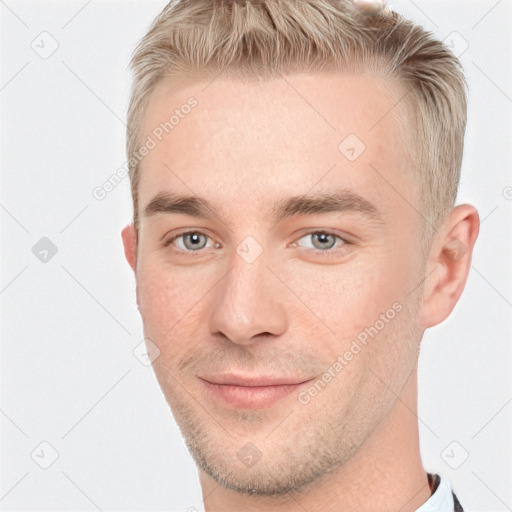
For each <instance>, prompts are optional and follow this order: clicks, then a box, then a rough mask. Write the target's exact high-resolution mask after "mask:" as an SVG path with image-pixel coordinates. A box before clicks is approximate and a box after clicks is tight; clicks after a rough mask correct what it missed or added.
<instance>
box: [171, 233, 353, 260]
mask: <svg viewBox="0 0 512 512" xmlns="http://www.w3.org/2000/svg"><path fill="white" fill-rule="evenodd" d="M315 234H317V235H318V234H322V235H330V236H334V237H335V238H337V239H338V240H340V241H341V242H342V243H341V244H340V245H338V246H335V247H334V248H331V249H324V250H322V249H310V251H312V252H313V253H314V254H318V255H320V256H324V257H325V256H327V257H331V256H337V252H338V251H339V249H340V248H341V247H343V246H345V245H353V243H352V242H349V241H348V240H346V239H345V238H342V237H341V236H339V235H337V234H336V233H334V232H332V231H327V230H326V231H322V230H316V231H310V232H308V233H305V234H303V235H302V236H301V237H300V238H299V239H298V240H300V239H302V238H304V237H305V236H308V235H315ZM187 235H204V236H206V237H207V238H210V237H209V236H208V235H206V234H205V233H203V232H202V231H197V230H194V231H185V232H184V233H180V234H178V235H175V236H173V237H172V238H170V239H169V240H167V242H165V243H164V244H163V245H164V247H169V246H170V245H171V244H172V243H173V242H174V241H175V240H177V239H178V238H181V237H184V236H187ZM292 243H295V242H292ZM178 251H179V252H182V253H185V254H192V255H193V256H200V255H201V252H202V249H198V250H197V251H183V250H182V249H179V250H178Z"/></svg>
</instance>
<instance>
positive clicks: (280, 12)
mask: <svg viewBox="0 0 512 512" xmlns="http://www.w3.org/2000/svg"><path fill="white" fill-rule="evenodd" d="M130 67H131V70H132V72H133V75H134V81H133V88H132V94H131V99H130V103H129V108H128V123H127V141H126V149H127V154H128V162H129V164H128V166H129V174H130V180H131V190H132V198H133V209H134V224H135V227H136V228H137V229H138V222H139V216H138V207H139V205H138V191H137V184H138V181H139V176H140V161H139V160H138V159H136V158H130V157H131V156H132V155H134V154H136V152H137V149H138V147H139V145H140V143H141V141H140V136H141V134H140V133H139V131H140V127H141V126H142V121H143V116H144V111H145V108H146V106H147V104H148V100H149V98H150V96H151V93H152V91H153V90H154V88H155V86H156V85H157V83H159V82H160V81H161V80H163V79H164V78H166V77H175V76H182V77H183V76H184V77H190V78H192V79H196V78H197V80H199V79H213V78H215V77H216V76H218V75H219V74H220V73H222V74H223V75H224V76H227V77H229V78H233V79H247V78H252V77H259V78H260V79H262V78H264V79H272V78H276V77H279V76H280V75H281V74H283V73H293V72H308V73H315V72H323V71H340V72H342V71H352V72H359V73H365V72H366V73H373V74H378V75H380V76H383V77H385V78H388V79H389V80H391V81H393V82H394V83H396V84H398V85H400V89H401V90H404V91H407V92H406V94H405V95H404V97H403V103H402V105H404V106H405V107H406V108H407V111H408V113H409V114H410V116H408V117H409V121H410V122H409V131H410V133H407V134H406V137H407V140H408V141H409V146H410V147H409V148H408V152H409V155H411V156H412V158H413V160H412V161H413V162H414V166H415V169H411V172H416V173H418V174H419V183H420V191H421V204H420V205H417V206H418V208H417V209H418V211H419V212H420V213H421V215H422V217H423V219H424V220H425V221H426V226H425V228H426V232H427V233H428V235H427V238H429V239H430V235H431V234H432V233H433V231H435V230H436V229H437V228H438V227H439V226H440V224H441V223H442V221H443V220H444V218H445V217H446V215H447V213H448V212H449V211H450V210H451V208H452V207H453V205H454V203H455V200H456V196H457V188H458V184H459V177H460V169H461V164H462V154H463V146H464V132H465V128H466V117H467V113H466V111H467V105H466V87H467V85H466V81H465V78H464V72H463V68H462V65H461V64H460V61H459V60H458V58H457V57H456V56H455V55H454V54H453V53H452V52H451V51H450V50H449V49H448V48H447V47H446V46H445V45H444V44H443V43H442V42H441V41H439V40H437V39H436V38H435V37H434V36H433V35H432V34H431V33H430V32H427V31H425V30H424V29H423V28H422V27H420V26H417V25H415V24H414V23H413V22H411V21H409V20H406V19H404V18H403V17H402V16H401V15H399V14H397V13H396V12H394V11H392V10H391V9H390V8H389V7H388V6H386V7H385V8H384V9H383V10H382V11H381V12H380V13H379V14H377V15H373V14H372V15H370V14H365V13H363V12H360V11H359V10H357V9H356V8H355V7H354V5H353V4H352V2H350V1H348V0H172V1H171V2H169V3H168V4H167V5H166V7H165V8H164V9H163V10H162V12H161V13H160V14H159V15H158V16H157V18H156V19H155V20H154V22H153V23H152V25H151V27H150V29H149V31H148V32H147V34H146V35H145V36H144V37H143V39H142V40H141V41H140V42H139V44H138V45H137V47H136V48H135V50H134V53H133V56H132V59H131V62H130Z"/></svg>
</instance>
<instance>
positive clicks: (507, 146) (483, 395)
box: [0, 0, 512, 512]
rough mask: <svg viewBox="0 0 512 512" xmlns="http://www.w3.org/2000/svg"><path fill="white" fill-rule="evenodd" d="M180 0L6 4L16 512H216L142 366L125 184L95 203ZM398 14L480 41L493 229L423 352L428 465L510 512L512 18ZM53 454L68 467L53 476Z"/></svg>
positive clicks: (485, 167)
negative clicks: (47, 249) (159, 37)
mask: <svg viewBox="0 0 512 512" xmlns="http://www.w3.org/2000/svg"><path fill="white" fill-rule="evenodd" d="M165 3H166V2H165V1H160V0H159V1H148V0H144V1H142V0H140V1H128V0H122V1H121V0H118V1H100V0H92V1H91V0H89V1H86V0H83V1H69V0H68V1H59V2H56V1H53V2H50V1H45V2H38V1H14V0H5V1H3V0H1V1H0V15H1V27H2V38H1V48H2V54H1V57H2V65H1V79H0V87H1V94H0V100H1V102H2V103H1V118H2V155H1V163H2V182H1V201H0V202H1V207H0V212H1V215H2V221H1V222H2V224H1V225H2V235H1V237H2V238H1V242H0V243H1V248H2V251H1V254H2V268H1V277H0V294H1V295H0V299H1V301H2V324H1V325H2V331H1V333H2V361H1V371H2V380H1V384H2V395H1V399H2V402H1V414H0V416H1V428H2V437H1V440H2V457H1V459H2V463H1V470H2V475H1V486H2V487H1V489H0V506H1V508H2V510H38V511H39V510H41V511H42V510H45V511H49V510H56V511H57V510H59V511H60V510H176V511H185V510H188V509H189V507H195V509H197V510H199V511H200V510H202V509H203V508H202V502H201V494H200V488H199V484H198V481H197V472H196V468H195V466H194V464H193V462H192V459H191V458H190V456H189V454H188V452H187V450H186V448H185V445H184V443H183V441H182V439H181V437H180V434H179V431H178V429H177V427H176V425H175V423H174V420H173V419H172V416H171V414H170V411H169V409H168V407H167V405H166V403H165V400H164V398H163V395H162V394H161V392H160V389H159V387H158V384H157V382H156V379H155V378H154V375H153V372H152V370H151V368H150V367H146V366H144V365H143V364H141V363H140V362H139V360H138V359H136V358H135V356H134V354H133V353H132V351H133V350H134V348H135V347H136V346H138V345H139V344H140V342H141V341H142V326H141V321H140V317H139V316H138V312H137V308H136V305H135V283H134V278H133V275H132V273H131V270H130V269H129V267H128V265H127V263H126V262H125V260H124V256H123V251H122V245H121V237H120V230H121V229H122V227H124V225H126V224H127V223H128V222H129V221H130V215H131V202H130V201H131V200H130V193H129V183H128V179H127V178H126V179H125V180H123V182H122V183H121V184H119V185H118V186H117V187H116V188H115V189H114V190H113V191H112V192H110V193H109V194H108V195H107V197H106V198H105V199H104V200H101V201H100V200H97V199H95V198H94V197H93V194H92V191H93V189H94V188H95V187H97V186H101V185H102V184H103V183H104V182H105V181H106V180H107V179H108V178H109V177H110V176H111V175H112V174H114V173H115V172H116V170H117V169H119V168H120V167H121V166H122V165H123V164H124V163H125V154H124V142H125V135H124V133H125V125H124V119H125V112H126V107H127V101H128V92H129V84H130V82H129V78H130V76H129V74H128V71H127V64H128V61H129V57H130V53H131V51H132V49H133V48H134V46H135V44H136V42H137V41H138V40H139V39H140V37H142V35H143V34H144V32H145V30H146V29H147V27H148V25H149V23H150V22H151V21H152V19H153V18H154V16H155V15H156V14H157V13H158V12H160V10H161V8H162V7H163V6H164V5H165ZM390 5H391V6H392V7H394V8H395V9H396V10H398V11H399V12H402V13H403V14H405V15H406V16H408V17H410V18H412V19H414V20H415V21H417V22H419V23H421V24H422V25H423V26H424V27H425V28H427V29H429V30H432V31H433V32H434V33H435V34H437V35H438V36H439V37H441V38H442V39H444V38H445V37H447V36H449V35H450V34H452V32H454V31H456V32H457V33H458V34H459V35H458V36H457V35H455V36H454V35H453V34H452V35H451V36H450V37H451V38H452V39H453V37H455V39H454V41H455V47H456V48H457V49H458V51H460V50H461V49H463V48H464V46H463V45H464V44H465V43H464V41H467V44H468V45H469V47H468V49H467V50H466V51H465V52H464V53H463V54H462V56H461V61H462V63H463V65H464V67H465V70H466V72H467V78H468V82H469V89H470V98H469V119H468V129H467V135H466V149H465V156H464V164H463V171H462V181H461V187H460V193H459V201H458V202H459V203H462V202H470V203H472V204H475V205H476V206H477V208H478V210H479V212H480V215H481V219H482V221H483V223H482V227H481V233H480V237H479V240H478V241H477V246H476V250H475V253H474V260H473V268H472V271H471V273H470V276H469V280H468V283H467V286H466V289H465V292H464V294H463V296H462V299H461V300H460V302H459V304H458V305H457V307H456V308H455V311H454V312H453V314H452V315H451V317H450V318H449V319H448V320H447V321H445V322H444V323H443V324H442V325H441V326H438V327H436V328H434V329H431V330H430V331H428V332H427V334H426V335H425V338H424V341H423V345H422V353H421V357H420V372H419V413H418V416H419V425H420V436H421V450H422V456H423V460H424V465H425V468H426V469H427V470H431V471H437V472H439V473H441V474H442V475H444V476H446V477H447V478H448V479H449V481H450V482H451V484H452V487H453V488H454V489H455V491H456V493H457V494H458V495H459V497H460V499H461V502H462V504H463V505H464V506H465V508H466V510H467V511H477V510H512V493H511V489H512V485H511V481H512V478H511V460H512V450H511V445H512V442H511V431H512V429H511V424H512V403H511V401H512V386H511V371H510V370H511V357H510V356H511V343H510V341H511V318H512V315H511V311H512V292H511V289H512V287H511V272H510V266H511V265H510V262H511V252H512V251H511V232H512V230H511V223H510V219H511V209H512V200H511V198H512V189H511V187H512V177H511V173H510V165H511V142H512V138H511V126H512V124H511V118H512V80H511V64H510V54H511V49H512V45H511V27H510V20H511V19H512V3H511V2H510V0H501V1H496V0H492V1H484V0H479V1H476V0H472V1H467V0H465V1H462V0H459V1H450V2H446V1H430V0H415V1H414V2H413V1H412V0H400V1H393V2H390ZM45 31H46V32H48V33H49V34H51V36H48V35H42V36H41V35H40V34H41V32H45ZM52 38H53V39H54V40H55V41H57V43H58V45H59V46H58V49H57V50H56V51H55V52H54V53H53V54H52V55H51V56H49V57H48V58H42V57H41V56H40V54H38V53H36V51H34V50H33V49H32V47H31V45H32V46H33V47H36V48H38V51H39V52H43V51H49V50H50V49H51V44H54V43H52ZM44 56H46V55H44ZM42 237H48V238H49V239H50V240H51V241H52V242H53V243H54V244H55V245H56V246H57V248H58V252H57V254H55V255H54V256H53V257H52V258H51V259H49V261H47V262H42V261H40V260H39V259H38V258H37V257H36V256H35V255H34V254H33V252H32V247H33V246H34V245H35V244H36V243H37V242H38V241H39V240H40V239H41V238H42ZM48 257H49V256H48ZM42 442H47V443H49V444H50V445H51V446H52V447H53V448H54V449H55V450H56V451H57V452H58V455H59V457H58V459H57V460H56V461H55V462H54V463H53V464H52V465H51V466H50V467H49V468H48V469H42V468H41V467H40V466H39V465H38V463H39V464H43V465H44V464H48V463H49V462H51V457H52V452H51V449H50V448H49V447H48V445H42V446H40V443H42ZM34 450H35V452H34ZM31 453H33V458H32V457H31ZM466 453H467V454H468V458H467V460H465V461H464V457H465V456H466ZM36 461H37V462H38V463H36ZM456 466H458V467H457V468H456V469H455V467H456ZM195 509H193V508H190V510H191V511H192V510H195ZM397 512H398V511H397Z"/></svg>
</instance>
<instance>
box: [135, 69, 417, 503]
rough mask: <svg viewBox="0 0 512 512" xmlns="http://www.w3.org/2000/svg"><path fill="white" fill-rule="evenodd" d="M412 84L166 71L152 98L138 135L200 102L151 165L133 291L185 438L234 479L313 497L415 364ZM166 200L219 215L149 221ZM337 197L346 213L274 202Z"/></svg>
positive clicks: (246, 486)
mask: <svg viewBox="0 0 512 512" xmlns="http://www.w3.org/2000/svg"><path fill="white" fill-rule="evenodd" d="M401 93H402V91H400V92H399V91H398V90H397V88H396V87H395V88H394V89H393V88H392V87H391V86H390V85H388V84H387V83H386V82H383V81H379V80H378V79H377V78H373V77H368V76H362V75H361V76H343V75H337V76H335V75H331V76H328V75H314V76H309V77H306V76H299V75H293V76H289V77H287V78H286V80H284V79H279V80H274V81H270V82H266V83H265V82H260V83H250V84H248V83H245V84H244V83H242V82H239V81H230V80H221V79H217V80H215V81H214V82H213V83H211V84H209V85H208V84H207V83H206V82H204V83H182V84H180V85H179V86H178V85H177V84H170V83H168V82H163V83H161V84H160V85H159V86H158V88H157V89H156V91H155V93H154V94H153V96H152V99H151V102H150V104H149V106H148V109H147V110H146V116H145V119H144V124H143V133H142V137H141V140H146V137H147V136H148V135H151V136H152V138H153V139H155V140H156V137H155V135H154V133H155V132H154V130H155V129H156V128H157V127H158V126H159V125H160V123H162V122H165V121H167V120H169V118H170V116H171V115H172V114H173V113H174V111H175V110H176V109H178V110H180V109H181V110H180V111H181V112H182V113H183V112H184V111H186V112H189V113H188V114H186V115H183V114H182V115H181V117H180V119H179V122H177V123H175V125H174V128H173V129H172V131H170V132H169V134H168V135H165V136H164V137H163V138H162V140H161V141H160V142H158V141H157V142H158V144H157V146H156V147H155V148H154V149H151V151H150V152H149V154H148V155H147V156H146V157H145V159H144V161H143V162H142V174H141V179H140V185H139V205H140V210H139V211H140V217H141V219H140V229H139V238H138V259H137V272H136V277H137V300H138V304H139V309H140V312H141V315H142V320H143V324H144V334H145V336H146V337H147V338H149V339H150V340H151V341H152V343H154V344H155V345H156V346H157V347H158V349H159V350H160V355H159V357H158V358H157V359H156V360H155V361H154V370H155V372H156V376H157V379H158V381H159V383H160V386H161V387H162V390H163V393H164V395H165V397H166V399H167V401H168V403H169V405H170V407H171V409H172V412H173V414H174V416H175V419H176V421H177V424H178V426H179V427H180V429H181V432H182V434H183V436H184V438H185V441H186V443H187V446H188V447H189V450H190V452H191V454H192V456H193V457H194V459H195V461H196V463H197V464H198V465H199V466H200V468H201V469H202V470H204V471H205V472H206V474H208V475H210V476H211V477H213V478H214V479H215V480H217V481H219V482H221V483H222V484H223V485H225V486H228V487H231V488H234V489H238V490H240V491H244V492H248V491H250V490H252V491H253V492H255V493H257V494H272V493H279V492H284V491H286V490H288V489H295V490H300V489H301V488H305V487H306V486H307V484H308V483H310V482H312V481H314V480H315V479H317V478H319V477H320V476H322V475H324V474H327V473H328V472H330V471H332V470H333V469H335V468H336V467H339V466H341V465H343V464H344V463H345V462H346V461H347V460H349V459H350V457H351V455H352V454H354V453H355V452H356V451H357V450H358V449H359V448H360V447H361V446H363V445H364V443H365V441H366V440H367V439H368V437H369V436H370V434H372V432H374V431H375V430H376V428H377V427H378V425H379V424H380V423H381V420H382V419H383V418H385V416H386V414H387V413H388V412H389V411H390V409H391V408H392V406H393V404H394V402H395V400H396V395H397V394H399V392H400V390H401V389H402V387H403V386H404V384H405V383H406V382H407V380H408V377H409V375H410V373H411V371H412V369H413V368H414V366H415V363H416V360H417V355H418V346H419V341H420V339H421V334H422V329H421V325H420V321H419V311H420V309H419V308H420V302H419V292H418V290H419V285H420V282H421V280H422V277H423V275H422V271H423V262H422V260H421V258H420V240H421V235H422V233H421V229H422V227H423V226H422V222H423V221H422V219H421V218H420V217H419V215H418V213H417V212H416V211H415V209H414V207H415V208H416V209H417V208H418V206H417V205H418V204H419V192H418V187H417V184H416V178H415V177H414V176H413V174H414V170H413V168H412V166H411V163H410V161H409V160H408V158H407V156H406V154H407V151H406V150H407V148H405V147H404V143H403V137H402V133H403V132H402V131H401V130H402V127H401V126H400V124H399V122H398V120H399V118H400V113H401V111H400V110H399V109H400V108H401V106H400V105H398V106H396V107H394V108H392V107H393V105H394V104H395V103H396V101H397V100H398V99H399V97H400V94H401ZM191 96H193V97H194V98H195V99H196V100H197V105H196V106H195V107H194V108H192V109H189V108H186V109H182V106H183V105H185V104H187V100H188V98H189V97H191ZM152 133H153V135H152ZM158 133H161V131H160V132H158ZM349 134H355V136H354V135H349ZM347 137H348V138H347ZM356 137H357V138H356ZM358 139H359V140H358ZM342 141H344V142H342ZM360 141H362V143H364V145H365V149H364V151H362V152H361V150H362V148H363V146H362V145H361V142H360ZM340 143H342V144H341V145H340ZM162 193H169V194H176V195H194V196H200V197H201V198H204V199H205V200H207V201H208V202H209V203H210V205H211V206H212V207H213V208H214V209H215V211H216V214H215V215H214V214H213V213H212V214H211V215H210V216H209V217H198V216H194V215H192V214H191V213H192V211H191V210H190V209H188V210H187V211H188V213H186V212H185V213H183V211H184V210H182V212H181V213H176V212H174V213H172V212H163V211H161V210H162V209H165V208H162V204H163V203H162V202H160V206H159V207H157V208H153V209H152V210H158V211H156V212H153V213H152V214H148V215H144V209H145V208H146V206H147V205H148V204H149V203H150V202H151V201H152V200H153V199H154V198H155V196H157V195H158V194H162ZM333 193H338V194H340V195H341V196H342V199H343V201H342V207H341V208H340V209H335V210H332V211H324V212H319V211H316V212H314V213H311V212H312V211H314V209H312V210H307V209H306V210H304V208H302V210H301V211H300V212H299V213H298V210H297V209H295V210H293V209H292V208H288V209H287V208H284V209H283V208H281V209H279V206H281V207H282V206H283V205H284V204H285V202H286V201H287V200H288V199H289V198H291V197H295V198H301V197H302V198H303V199H304V200H306V199H311V198H314V197H317V196H320V195H323V194H333ZM361 200H362V201H361ZM183 204H184V203H182V206H183ZM304 204H305V203H304ZM304 204H303V206H304ZM323 204H324V205H325V204H328V203H327V202H325V201H324V203H323ZM411 205H414V207H413V206H411ZM295 206H297V204H295ZM298 206H300V202H299V205H298ZM317 210H318V209H317ZM277 212H280V213H281V214H282V215H281V216H280V217H278V216H276V215H277ZM210 213H211V212H210ZM286 213H287V214H288V215H286ZM187 232H189V233H190V232H193V234H189V235H188V236H187V235H184V236H181V237H180V236H179V235H183V234H184V233H187ZM175 236H176V237H177V238H175V239H174V241H173V242H171V243H168V242H170V240H171V238H173V237H175ZM350 354H352V355H350ZM336 363H338V364H336ZM326 374H329V375H330V378H329V377H326V376H325V375H326ZM250 377H255V378H260V381H256V382H250V381H248V380H247V379H248V378H250ZM244 379H246V380H245V381H244ZM306 381H308V382H306ZM209 382H210V383H212V382H213V383H217V385H215V384H209ZM301 382H302V384H300V383H301ZM272 383H274V386H273V387H270V386H267V387H260V388H259V389H256V388H255V387H254V386H253V387H247V386H248V385H250V384H259V385H264V384H267V385H268V384H272ZM280 383H281V384H282V383H288V384H295V385H294V386H291V387H284V386H282V385H281V386H278V385H277V384H280ZM227 384H245V388H244V387H235V386H229V385H227ZM315 390H316V391H315Z"/></svg>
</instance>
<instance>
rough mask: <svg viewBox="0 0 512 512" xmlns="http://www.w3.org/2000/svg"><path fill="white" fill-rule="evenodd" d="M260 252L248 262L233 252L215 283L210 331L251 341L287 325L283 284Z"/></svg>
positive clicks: (234, 339)
mask: <svg viewBox="0 0 512 512" xmlns="http://www.w3.org/2000/svg"><path fill="white" fill-rule="evenodd" d="M264 254H265V253H263V254H262V255H261V256H260V257H259V258H258V259H257V260H256V261H253V262H252V263H248V262H246V261H244V259H243V258H242V257H240V256H239V255H238V254H234V255H233V258H232V261H231V266H230V270H229V272H228V273H227V275H226V276H225V277H224V279H222V280H221V282H220V283H219V284H218V286H216V287H215V292H216V296H215V297H214V302H213V303H214V307H213V311H212V314H211V317H210V332H211V333H212V334H217V335H219V334H222V335H223V336H225V337H226V338H227V339H229V340H230V341H231V342H233V343H236V344H238V345H251V344H252V343H255V342H256V341H258V340H261V337H262V336H259V335H265V336H269V335H275V336H278V335H280V334H283V332H285V330H286V328H287V315H286V311H285V307H284V303H283V302H284V301H285V300H286V296H285V292H286V288H285V287H283V285H282V283H280V281H279V280H278V279H277V278H276V276H275V275H274V274H273V272H271V271H270V270H269V269H268V268H267V262H266V259H265V258H264Z"/></svg>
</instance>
